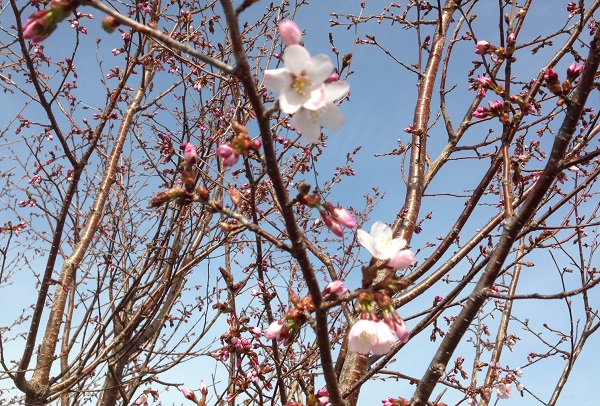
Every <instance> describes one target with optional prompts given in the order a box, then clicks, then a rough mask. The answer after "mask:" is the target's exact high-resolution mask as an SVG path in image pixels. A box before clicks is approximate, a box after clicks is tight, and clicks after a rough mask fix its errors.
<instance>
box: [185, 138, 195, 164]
mask: <svg viewBox="0 0 600 406" xmlns="http://www.w3.org/2000/svg"><path fill="white" fill-rule="evenodd" d="M183 159H184V160H185V162H187V163H188V164H191V165H193V164H195V163H196V162H198V152H196V147H194V145H193V144H192V143H190V142H188V143H187V144H185V145H184V146H183Z"/></svg>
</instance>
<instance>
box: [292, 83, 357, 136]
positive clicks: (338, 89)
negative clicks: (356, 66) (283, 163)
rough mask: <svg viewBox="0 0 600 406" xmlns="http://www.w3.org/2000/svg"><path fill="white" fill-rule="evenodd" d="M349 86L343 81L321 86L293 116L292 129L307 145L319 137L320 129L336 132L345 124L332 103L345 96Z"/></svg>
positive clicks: (337, 108)
mask: <svg viewBox="0 0 600 406" xmlns="http://www.w3.org/2000/svg"><path fill="white" fill-rule="evenodd" d="M349 90H350V86H349V85H348V84H347V83H346V82H345V81H343V80H338V81H336V82H332V83H328V84H323V85H321V86H320V87H319V88H318V89H316V90H314V91H313V92H312V96H311V98H310V100H308V101H307V102H306V103H304V104H303V105H302V108H300V109H299V110H298V111H297V112H296V114H295V115H294V122H293V123H294V127H295V128H296V130H298V131H300V133H301V134H302V138H304V139H305V140H306V141H307V142H308V143H315V142H318V141H319V138H320V137H321V127H324V128H326V129H328V130H331V131H338V130H339V129H341V128H342V127H343V126H344V124H345V123H346V118H345V117H344V114H343V113H342V110H341V109H340V108H339V107H338V106H337V105H336V104H335V103H334V101H335V100H338V99H340V98H342V97H344V96H345V95H346V93H348V91H349Z"/></svg>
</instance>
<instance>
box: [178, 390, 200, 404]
mask: <svg viewBox="0 0 600 406" xmlns="http://www.w3.org/2000/svg"><path fill="white" fill-rule="evenodd" d="M181 393H183V397H184V398H186V399H187V400H191V401H192V402H194V403H198V399H196V394H195V393H194V392H192V391H191V390H189V389H187V388H183V389H182V390H181Z"/></svg>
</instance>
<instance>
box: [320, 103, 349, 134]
mask: <svg viewBox="0 0 600 406" xmlns="http://www.w3.org/2000/svg"><path fill="white" fill-rule="evenodd" d="M319 112H320V113H321V117H320V121H321V126H323V127H325V128H327V129H328V130H331V131H338V130H340V129H341V128H342V127H343V126H344V124H346V117H344V113H342V110H341V109H340V108H339V107H338V106H336V105H335V104H333V103H327V104H326V105H325V107H323V108H321V110H319Z"/></svg>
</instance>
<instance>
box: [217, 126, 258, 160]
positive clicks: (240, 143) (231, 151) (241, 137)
mask: <svg viewBox="0 0 600 406" xmlns="http://www.w3.org/2000/svg"><path fill="white" fill-rule="evenodd" d="M231 126H232V128H233V131H234V133H235V136H234V137H233V141H231V142H230V143H227V144H222V145H219V147H218V148H217V150H216V151H215V153H216V154H217V156H220V157H221V158H223V165H224V166H233V165H235V163H236V162H237V161H238V160H239V159H240V155H244V156H246V155H248V153H249V152H250V151H251V150H255V151H257V150H258V149H259V148H260V147H261V143H260V140H253V139H251V138H250V134H248V130H247V129H246V126H245V125H243V124H241V123H238V122H237V121H235V120H234V121H233V123H232V124H231Z"/></svg>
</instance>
